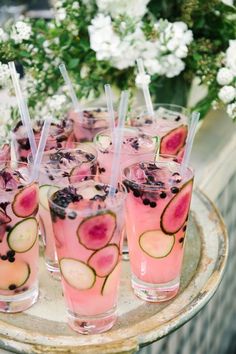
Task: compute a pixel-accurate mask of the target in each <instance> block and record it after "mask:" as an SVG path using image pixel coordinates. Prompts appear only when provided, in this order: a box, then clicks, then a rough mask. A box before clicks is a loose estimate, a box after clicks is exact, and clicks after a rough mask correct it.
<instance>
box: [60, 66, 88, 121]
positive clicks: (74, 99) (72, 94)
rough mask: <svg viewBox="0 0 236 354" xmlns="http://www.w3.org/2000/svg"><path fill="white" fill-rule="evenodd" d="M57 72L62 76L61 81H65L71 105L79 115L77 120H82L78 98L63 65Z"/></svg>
mask: <svg viewBox="0 0 236 354" xmlns="http://www.w3.org/2000/svg"><path fill="white" fill-rule="evenodd" d="M59 70H60V72H61V75H62V77H63V79H64V81H65V84H66V85H67V88H68V90H69V95H70V98H71V101H72V103H73V106H74V110H75V112H77V113H78V114H79V119H82V118H83V112H82V109H81V107H80V104H79V101H78V98H77V96H76V93H75V90H74V88H73V85H72V82H71V79H70V78H69V75H68V72H67V70H66V67H65V64H64V63H62V64H60V65H59Z"/></svg>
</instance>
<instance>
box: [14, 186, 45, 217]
mask: <svg viewBox="0 0 236 354" xmlns="http://www.w3.org/2000/svg"><path fill="white" fill-rule="evenodd" d="M38 193H39V192H38V186H37V184H36V183H33V184H31V185H29V186H27V187H25V188H23V189H21V190H20V191H19V192H18V193H17V194H16V195H15V198H14V200H13V203H12V210H13V212H14V214H15V215H16V216H18V217H21V218H25V217H27V216H30V215H33V214H34V213H36V212H37V210H38Z"/></svg>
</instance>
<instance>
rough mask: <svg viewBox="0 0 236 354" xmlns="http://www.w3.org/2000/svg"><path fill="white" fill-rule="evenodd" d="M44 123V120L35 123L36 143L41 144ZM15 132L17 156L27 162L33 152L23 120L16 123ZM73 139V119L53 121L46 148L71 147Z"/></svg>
mask: <svg viewBox="0 0 236 354" xmlns="http://www.w3.org/2000/svg"><path fill="white" fill-rule="evenodd" d="M42 125H43V121H40V122H36V123H35V125H34V129H33V130H34V136H35V141H36V145H38V144H39V140H40V135H41V129H42ZM13 132H14V146H15V153H16V158H17V160H19V161H22V162H27V158H28V156H29V155H30V154H31V150H30V144H29V139H28V136H27V132H26V130H25V128H24V126H23V125H22V122H19V123H18V124H17V125H16V127H15V129H14V131H13ZM73 141H74V135H73V123H72V121H71V120H62V121H61V122H60V123H58V124H55V123H52V124H51V127H50V133H49V136H48V139H47V143H46V146H45V150H46V151H47V150H51V149H61V148H71V147H72V146H71V144H72V143H73Z"/></svg>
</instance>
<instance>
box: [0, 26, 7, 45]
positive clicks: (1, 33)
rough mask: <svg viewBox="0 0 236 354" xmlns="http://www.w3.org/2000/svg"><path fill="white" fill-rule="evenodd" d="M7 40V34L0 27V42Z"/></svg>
mask: <svg viewBox="0 0 236 354" xmlns="http://www.w3.org/2000/svg"><path fill="white" fill-rule="evenodd" d="M7 40H8V34H7V33H6V32H5V31H4V30H3V29H2V28H0V43H1V42H6V41H7Z"/></svg>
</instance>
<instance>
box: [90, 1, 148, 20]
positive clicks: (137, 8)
mask: <svg viewBox="0 0 236 354" xmlns="http://www.w3.org/2000/svg"><path fill="white" fill-rule="evenodd" d="M149 1H150V0H96V4H97V6H98V8H99V10H100V11H101V12H104V13H107V14H109V15H111V17H116V16H118V15H127V16H130V17H132V18H133V17H140V18H141V17H143V15H144V14H145V13H146V12H147V4H148V3H149Z"/></svg>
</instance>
